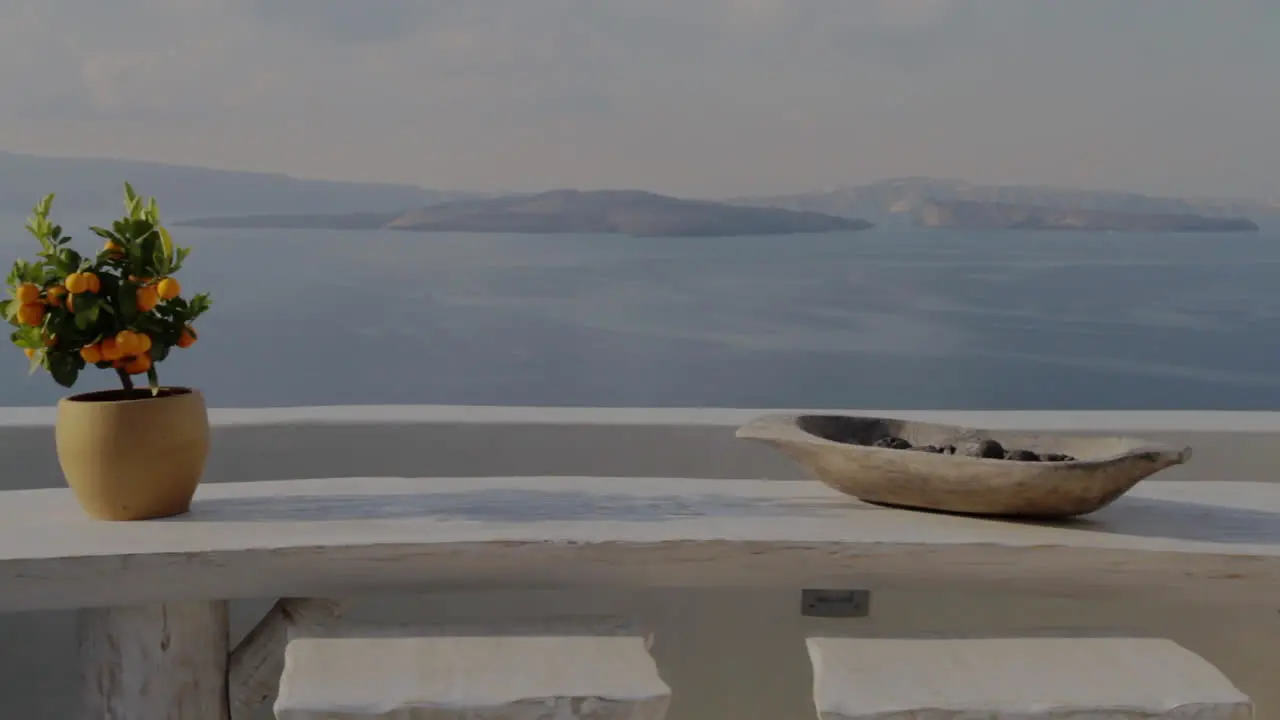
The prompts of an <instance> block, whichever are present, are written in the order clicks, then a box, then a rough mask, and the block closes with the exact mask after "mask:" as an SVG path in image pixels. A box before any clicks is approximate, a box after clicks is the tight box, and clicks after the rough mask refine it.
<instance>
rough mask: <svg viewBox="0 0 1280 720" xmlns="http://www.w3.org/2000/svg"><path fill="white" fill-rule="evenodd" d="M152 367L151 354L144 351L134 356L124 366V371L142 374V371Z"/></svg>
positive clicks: (131, 373)
mask: <svg viewBox="0 0 1280 720" xmlns="http://www.w3.org/2000/svg"><path fill="white" fill-rule="evenodd" d="M150 369H151V356H150V355H147V354H146V353H143V354H141V355H139V356H137V357H135V358H133V359H132V360H130V361H129V362H128V363H126V364H125V366H124V371H125V372H127V373H129V374H130V375H141V374H142V373H144V372H146V371H148V370H150Z"/></svg>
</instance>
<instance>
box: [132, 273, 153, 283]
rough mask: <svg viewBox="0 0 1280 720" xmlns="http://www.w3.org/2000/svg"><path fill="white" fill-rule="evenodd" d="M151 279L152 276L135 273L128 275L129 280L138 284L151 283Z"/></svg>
mask: <svg viewBox="0 0 1280 720" xmlns="http://www.w3.org/2000/svg"><path fill="white" fill-rule="evenodd" d="M152 279H153V278H149V277H138V276H137V275H130V276H129V282H131V283H137V284H139V285H148V284H150V283H151V281H152Z"/></svg>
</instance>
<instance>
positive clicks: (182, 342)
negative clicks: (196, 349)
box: [178, 327, 196, 348]
mask: <svg viewBox="0 0 1280 720" xmlns="http://www.w3.org/2000/svg"><path fill="white" fill-rule="evenodd" d="M195 344H196V331H195V330H192V329H191V328H189V327H186V328H182V334H181V335H179V336H178V347H180V348H189V347H191V346H192V345H195Z"/></svg>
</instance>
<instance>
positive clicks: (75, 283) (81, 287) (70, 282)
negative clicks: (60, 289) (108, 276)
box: [62, 273, 89, 295]
mask: <svg viewBox="0 0 1280 720" xmlns="http://www.w3.org/2000/svg"><path fill="white" fill-rule="evenodd" d="M62 284H63V285H65V286H66V288H67V292H69V293H71V294H72V295H79V294H80V293H82V292H85V291H87V290H88V289H89V279H88V278H86V277H85V276H84V275H83V274H81V273H71V274H70V275H68V276H67V279H66V280H64V281H62Z"/></svg>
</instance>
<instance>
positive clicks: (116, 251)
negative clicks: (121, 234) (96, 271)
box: [102, 240, 124, 257]
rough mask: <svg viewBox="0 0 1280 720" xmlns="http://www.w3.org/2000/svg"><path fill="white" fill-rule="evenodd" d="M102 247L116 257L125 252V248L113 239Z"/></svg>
mask: <svg viewBox="0 0 1280 720" xmlns="http://www.w3.org/2000/svg"><path fill="white" fill-rule="evenodd" d="M102 249H103V251H104V252H106V253H108V254H110V255H112V256H116V257H118V256H120V255H123V254H124V248H122V247H120V246H119V245H117V244H115V242H114V241H112V240H108V241H107V242H106V244H105V245H103V246H102Z"/></svg>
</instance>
